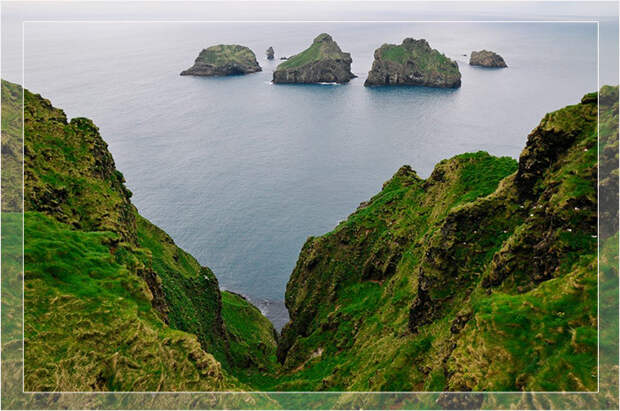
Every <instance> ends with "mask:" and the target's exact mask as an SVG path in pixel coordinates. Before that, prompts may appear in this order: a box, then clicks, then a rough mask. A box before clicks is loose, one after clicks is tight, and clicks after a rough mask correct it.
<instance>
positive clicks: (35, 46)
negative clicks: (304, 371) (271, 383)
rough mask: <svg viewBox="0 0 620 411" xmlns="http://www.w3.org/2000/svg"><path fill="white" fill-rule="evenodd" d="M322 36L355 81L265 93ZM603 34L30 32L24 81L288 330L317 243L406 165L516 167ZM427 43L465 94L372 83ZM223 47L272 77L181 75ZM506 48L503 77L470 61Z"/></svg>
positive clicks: (582, 78)
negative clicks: (299, 280)
mask: <svg viewBox="0 0 620 411" xmlns="http://www.w3.org/2000/svg"><path fill="white" fill-rule="evenodd" d="M321 32H328V33H330V34H331V35H332V36H333V38H334V39H335V40H336V41H337V42H338V43H339V45H340V46H341V48H342V49H343V50H344V51H348V52H350V53H351V54H352V58H353V66H352V71H353V72H354V73H355V74H357V75H358V76H359V77H358V78H357V79H355V80H353V81H351V82H350V83H349V84H347V85H272V84H271V83H270V80H271V73H272V71H273V70H274V68H275V67H276V65H277V63H278V60H276V61H274V62H269V61H267V60H266V59H265V57H264V50H265V49H267V47H269V46H273V47H274V49H275V51H276V57H280V56H282V55H285V56H290V55H292V54H294V53H296V52H298V51H300V50H302V49H304V48H305V47H307V46H308V45H309V44H310V42H311V41H312V39H313V38H314V37H315V36H316V35H317V34H319V33H321ZM596 35H597V32H596V26H595V25H593V24H569V23H553V24H544V23H217V24H215V23H141V24H135V23H134V24H130V23H98V24H88V23H73V24H66V23H64V24H60V23H27V24H26V26H25V39H26V41H25V48H24V49H25V59H24V64H25V69H24V83H25V86H26V87H27V88H29V89H31V90H32V91H35V92H38V93H41V94H43V95H44V96H45V97H47V98H49V99H51V100H52V102H53V103H54V105H56V106H58V107H61V108H63V109H65V111H66V112H67V114H68V115H69V116H70V117H74V116H85V117H89V118H91V119H93V120H94V121H95V123H96V124H97V125H98V126H99V127H100V130H101V133H102V135H103V137H104V139H105V140H106V141H107V142H108V143H109V146H110V150H111V151H112V153H113V155H114V158H115V160H116V163H117V166H118V168H119V169H120V170H121V171H122V172H123V173H124V174H125V177H126V179H127V184H128V186H129V188H130V189H131V190H132V191H133V193H134V197H133V201H134V203H135V204H136V206H137V207H138V209H139V210H140V212H141V213H142V214H143V215H144V216H146V217H147V218H149V219H150V220H151V221H153V222H154V223H155V224H157V225H159V226H160V227H162V228H163V229H164V230H166V231H167V232H168V233H169V234H170V235H171V236H172V237H173V238H174V239H175V241H176V243H177V244H178V245H179V246H181V247H183V248H184V249H186V250H187V251H189V252H190V253H192V254H193V255H194V256H196V257H197V258H198V260H199V261H200V262H201V263H202V264H204V265H208V266H209V267H211V268H212V269H213V270H214V272H215V273H216V275H217V277H218V279H219V281H220V285H221V286H222V287H223V288H226V289H231V290H234V291H237V292H240V293H242V294H244V295H246V296H248V297H249V298H250V299H251V300H252V301H254V302H255V303H257V304H258V305H259V306H260V307H261V309H263V311H264V312H265V313H266V314H267V316H268V317H269V318H270V319H271V320H272V321H273V322H274V324H275V325H276V327H278V328H280V327H281V326H282V325H283V324H284V322H285V321H286V319H287V314H286V310H285V308H284V306H283V299H284V291H285V286H286V282H287V280H288V278H289V275H290V273H291V271H292V269H293V267H294V266H295V262H296V259H297V255H298V253H299V250H300V249H301V246H302V245H303V243H304V241H305V240H306V238H307V237H308V236H311V235H320V234H323V233H325V232H328V231H330V230H331V229H332V228H333V227H335V226H336V224H337V223H338V222H339V221H340V220H342V219H346V218H347V216H348V215H349V214H350V213H351V212H352V211H354V210H355V208H356V207H357V206H358V204H359V203H360V202H361V201H365V200H367V199H369V198H370V197H371V196H373V195H374V194H376V193H377V192H378V191H379V190H380V189H381V185H382V183H383V182H384V181H386V180H387V179H389V178H390V177H391V176H392V174H393V173H394V172H395V171H396V170H397V169H398V168H399V167H400V166H402V165H403V164H410V165H411V166H412V167H413V168H414V169H415V170H417V171H418V173H419V174H420V175H421V176H423V177H426V176H428V175H429V174H430V172H431V171H432V169H433V166H434V164H435V163H437V162H438V161H440V160H442V159H444V158H448V157H450V156H453V155H455V154H459V153H463V152H469V151H478V150H485V151H488V152H489V153H491V154H494V155H498V156H511V157H514V158H517V157H518V156H519V153H520V151H521V150H522V148H523V147H524V145H525V142H526V138H527V135H528V133H529V132H530V130H531V129H533V128H534V127H535V126H536V125H537V124H538V122H539V121H540V119H541V118H542V117H543V115H544V114H545V113H546V112H549V111H552V110H555V109H558V108H560V107H563V106H565V105H567V104H572V103H576V102H578V101H579V99H580V98H581V96H582V95H583V94H585V93H586V92H590V91H594V90H595V89H596V88H597V77H596V74H597V70H596V67H597V66H596V44H597V41H596V40H597V37H596ZM404 37H414V38H426V39H427V40H428V41H429V43H430V45H431V46H432V47H433V48H437V49H439V50H440V51H442V52H444V53H445V54H446V55H447V56H449V57H450V58H453V59H455V60H456V61H457V62H458V64H459V67H460V70H461V73H462V84H463V85H462V87H461V88H460V89H457V90H438V89H428V88H364V87H363V86H362V84H363V82H364V80H365V78H366V73H367V72H368V70H369V68H370V65H371V63H372V55H373V52H374V50H375V48H377V47H378V46H380V45H381V44H382V43H384V42H391V43H400V42H401V41H402V39H403V38H404ZM217 43H239V44H243V45H246V46H248V47H250V48H252V49H253V50H254V51H255V52H256V54H257V57H258V60H259V63H260V64H261V66H262V67H263V71H262V72H260V73H257V74H251V75H247V76H235V77H229V78H194V77H181V76H179V73H180V72H181V71H182V70H183V69H186V68H188V67H189V66H190V65H191V64H192V62H193V60H194V58H195V57H196V55H197V54H198V52H199V51H200V50H201V49H202V48H204V47H207V46H209V45H212V44H217ZM483 48H486V49H490V50H494V51H497V52H498V53H500V54H501V55H502V56H503V57H504V58H505V60H506V62H507V63H508V65H509V68H507V69H504V70H494V69H482V68H474V67H470V66H469V65H468V64H467V61H468V57H466V56H463V54H466V55H469V53H470V52H471V51H472V50H479V49H483Z"/></svg>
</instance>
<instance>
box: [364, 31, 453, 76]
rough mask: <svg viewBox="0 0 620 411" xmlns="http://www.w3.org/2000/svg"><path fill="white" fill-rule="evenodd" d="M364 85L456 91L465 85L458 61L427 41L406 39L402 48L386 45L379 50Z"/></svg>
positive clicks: (401, 45) (376, 51) (400, 46)
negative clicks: (450, 89) (455, 89)
mask: <svg viewBox="0 0 620 411" xmlns="http://www.w3.org/2000/svg"><path fill="white" fill-rule="evenodd" d="M364 85H365V86H426V87H441V88H456V87H460V86H461V73H460V71H459V66H458V64H457V63H456V61H453V60H450V59H449V58H448V57H446V56H445V55H443V54H442V53H440V52H439V51H437V50H435V49H432V48H431V47H430V46H429V44H428V42H427V41H426V40H424V39H421V40H415V39H412V38H406V39H405V40H403V42H402V44H400V45H395V44H384V45H382V46H381V47H379V48H378V49H377V50H375V60H374V62H373V63H372V68H371V69H370V71H369V72H368V78H367V79H366V82H365V83H364Z"/></svg>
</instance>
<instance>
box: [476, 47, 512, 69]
mask: <svg viewBox="0 0 620 411" xmlns="http://www.w3.org/2000/svg"><path fill="white" fill-rule="evenodd" d="M469 64H470V65H471V66H481V67H499V68H503V67H508V65H507V64H506V62H505V61H504V58H503V57H502V56H500V55H499V54H497V53H495V52H493V51H488V50H480V51H472V52H471V57H470V58H469Z"/></svg>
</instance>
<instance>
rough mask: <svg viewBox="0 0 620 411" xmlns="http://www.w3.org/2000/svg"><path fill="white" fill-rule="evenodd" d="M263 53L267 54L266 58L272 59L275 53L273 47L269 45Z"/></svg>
mask: <svg viewBox="0 0 620 411" xmlns="http://www.w3.org/2000/svg"><path fill="white" fill-rule="evenodd" d="M265 54H267V60H273V56H274V54H275V52H274V51H273V47H271V46H269V48H268V49H267V51H266V52H265Z"/></svg>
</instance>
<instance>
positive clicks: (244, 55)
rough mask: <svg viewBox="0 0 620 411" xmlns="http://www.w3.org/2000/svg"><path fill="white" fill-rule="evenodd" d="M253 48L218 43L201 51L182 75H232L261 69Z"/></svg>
mask: <svg viewBox="0 0 620 411" xmlns="http://www.w3.org/2000/svg"><path fill="white" fill-rule="evenodd" d="M261 70H262V69H261V67H260V65H259V64H258V61H256V55H255V54H254V52H253V51H252V50H250V49H249V48H247V47H245V46H240V45H238V44H218V45H217V46H211V47H209V48H206V49H204V50H202V51H201V52H200V54H199V55H198V57H196V61H194V65H193V66H192V67H190V68H188V69H187V70H184V71H182V72H181V75H182V76H230V75H237V74H248V73H256V72H257V71H261Z"/></svg>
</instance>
